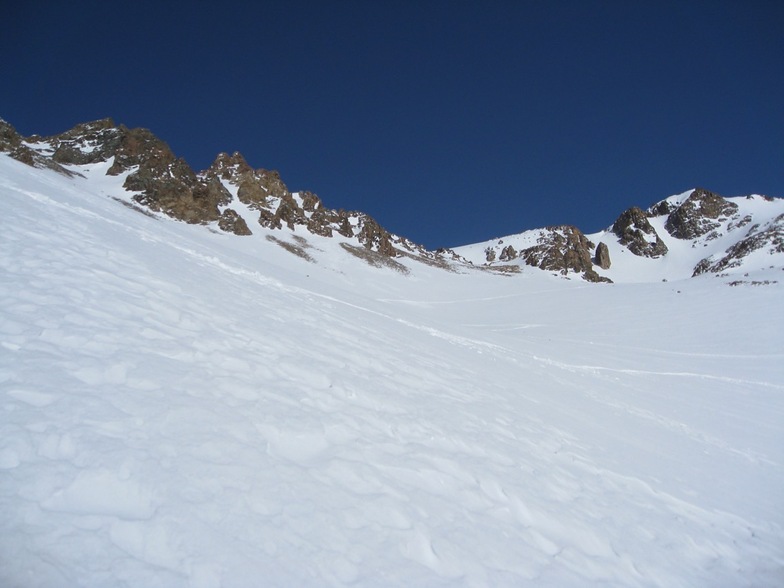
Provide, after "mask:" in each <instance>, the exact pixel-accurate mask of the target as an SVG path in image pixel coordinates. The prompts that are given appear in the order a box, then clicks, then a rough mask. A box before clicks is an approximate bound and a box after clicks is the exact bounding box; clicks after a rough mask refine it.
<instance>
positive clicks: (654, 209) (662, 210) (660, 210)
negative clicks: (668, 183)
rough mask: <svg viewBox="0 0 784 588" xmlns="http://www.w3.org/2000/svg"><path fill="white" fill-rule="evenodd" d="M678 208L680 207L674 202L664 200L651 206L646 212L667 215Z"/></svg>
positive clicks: (653, 214)
mask: <svg viewBox="0 0 784 588" xmlns="http://www.w3.org/2000/svg"><path fill="white" fill-rule="evenodd" d="M676 208H678V207H677V206H676V205H675V204H673V203H672V202H668V201H667V200H662V201H661V202H657V203H656V204H654V205H653V206H651V207H650V208H649V209H648V211H647V213H646V214H647V215H648V216H665V215H668V214H670V213H671V212H673V211H674V210H675V209H676Z"/></svg>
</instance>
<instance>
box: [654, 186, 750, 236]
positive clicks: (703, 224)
mask: <svg viewBox="0 0 784 588" xmlns="http://www.w3.org/2000/svg"><path fill="white" fill-rule="evenodd" d="M737 211H738V205H737V204H734V203H732V202H728V201H727V200H725V199H724V198H722V197H721V196H718V195H717V194H714V193H713V192H708V191H707V190H703V189H702V188H698V189H696V190H694V191H693V192H692V193H691V195H690V196H689V197H688V198H687V199H686V200H685V201H684V202H683V204H681V205H680V206H679V207H678V208H677V209H676V210H674V211H673V212H671V213H670V215H669V216H668V217H667V222H666V223H665V225H664V227H665V228H666V229H667V231H668V232H669V233H670V235H672V236H673V237H676V238H678V239H696V238H697V237H701V236H703V235H705V234H706V233H709V232H711V231H713V230H714V229H717V228H719V227H720V226H721V221H723V220H726V218H727V217H730V216H732V215H733V214H735V213H736V212H737Z"/></svg>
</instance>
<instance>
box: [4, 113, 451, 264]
mask: <svg viewBox="0 0 784 588" xmlns="http://www.w3.org/2000/svg"><path fill="white" fill-rule="evenodd" d="M0 151H2V152H5V153H8V154H9V155H11V156H12V157H14V158H16V159H18V160H19V161H22V162H23V163H26V164H28V165H33V166H36V167H47V168H51V169H54V170H56V171H58V172H60V173H66V174H72V173H78V172H77V171H74V170H78V167H79V166H84V165H89V164H94V163H98V162H108V161H110V160H112V158H113V160H112V165H111V166H110V167H109V169H108V171H107V175H114V176H118V175H122V174H126V176H125V180H124V183H123V187H124V188H125V189H126V190H128V191H130V192H132V193H133V196H132V199H133V200H134V201H135V202H136V203H137V204H140V205H142V206H143V207H146V208H147V209H149V210H152V211H155V212H160V213H163V214H166V215H168V216H171V217H173V218H176V219H178V220H182V221H185V222H188V223H194V224H196V223H198V224H210V223H216V224H217V227H218V228H219V229H220V230H222V231H226V232H230V233H234V234H236V235H250V234H252V230H253V229H252V228H251V227H249V226H248V223H247V222H246V221H245V219H243V218H242V217H241V216H240V214H238V212H237V211H236V210H234V209H233V208H231V204H232V202H234V201H235V200H234V199H235V197H236V199H237V200H238V201H239V202H240V203H242V204H244V205H246V206H247V207H248V208H249V209H251V210H254V211H257V212H258V214H259V216H258V224H259V225H260V226H261V227H264V228H267V229H282V228H283V227H284V226H285V227H286V228H288V229H289V230H292V231H293V230H296V228H297V227H301V228H303V229H305V230H306V231H308V232H310V233H313V234H314V235H321V236H325V237H332V236H333V235H334V234H338V235H341V236H343V237H345V238H348V239H352V240H356V241H358V242H359V243H360V244H361V245H362V246H363V247H365V248H366V249H369V250H372V251H375V252H377V253H379V254H381V255H384V256H387V257H397V256H399V255H401V254H403V253H408V254H416V255H421V256H425V257H428V258H433V259H437V258H439V257H440V255H441V254H438V253H433V252H428V251H426V250H425V249H424V248H423V247H421V246H419V245H417V244H415V243H413V242H411V241H410V240H408V239H405V238H403V237H398V236H396V235H392V234H391V233H389V232H388V231H387V230H386V229H384V228H383V227H382V226H381V225H379V224H378V223H377V222H376V221H375V220H374V219H373V218H371V217H370V216H369V215H367V214H364V213H361V212H347V211H345V210H332V209H329V208H326V207H324V206H323V204H322V202H321V200H320V199H319V197H318V196H317V195H316V194H313V193H312V192H301V193H292V192H290V191H289V189H288V188H287V187H286V185H285V184H284V183H283V180H282V179H281V178H280V175H279V174H278V172H276V171H270V170H265V169H254V168H252V167H251V166H250V165H249V164H248V163H247V162H246V161H245V159H244V157H243V156H242V155H241V154H239V153H234V154H233V155H228V154H226V153H221V154H219V155H218V157H217V158H216V159H215V161H214V163H213V164H212V165H211V166H210V167H209V169H207V170H205V171H204V172H202V173H198V174H197V173H196V172H194V171H193V170H192V169H191V167H190V166H189V165H188V164H187V163H186V162H185V160H183V159H182V158H178V157H176V156H175V155H174V153H173V152H172V151H171V149H170V148H169V146H168V145H167V144H166V143H164V142H163V141H161V140H160V139H159V138H157V137H156V136H155V135H154V134H153V133H152V132H150V131H149V130H147V129H129V128H127V127H125V126H124V125H120V126H116V125H115V123H114V121H113V120H112V119H110V118H105V119H102V120H97V121H93V122H89V123H83V124H79V125H76V126H75V127H74V128H72V129H70V130H68V131H66V132H64V133H61V134H59V135H54V136H51V137H39V136H32V137H29V138H27V139H25V138H24V137H21V136H20V135H19V134H18V133H17V132H16V130H15V129H14V128H13V127H12V126H11V125H10V124H8V123H6V122H5V121H1V120H0Z"/></svg>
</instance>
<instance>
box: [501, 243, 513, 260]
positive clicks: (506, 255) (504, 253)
mask: <svg viewBox="0 0 784 588" xmlns="http://www.w3.org/2000/svg"><path fill="white" fill-rule="evenodd" d="M513 259H517V251H515V248H514V247H512V246H511V245H507V246H506V247H504V248H503V249H502V250H501V255H499V256H498V260H499V261H512V260H513Z"/></svg>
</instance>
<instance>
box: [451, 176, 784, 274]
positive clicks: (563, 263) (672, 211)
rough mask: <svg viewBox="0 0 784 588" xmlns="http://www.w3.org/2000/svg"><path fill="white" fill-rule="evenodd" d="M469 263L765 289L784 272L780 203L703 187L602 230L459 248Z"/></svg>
mask: <svg viewBox="0 0 784 588" xmlns="http://www.w3.org/2000/svg"><path fill="white" fill-rule="evenodd" d="M456 251H457V253H459V254H460V255H462V256H464V257H465V258H467V259H469V260H471V261H473V262H474V263H482V262H486V263H490V264H491V265H499V264H504V265H516V266H518V267H521V266H524V265H532V266H535V267H539V268H541V269H545V270H550V271H554V272H560V273H561V274H563V275H569V274H570V273H572V272H575V273H578V274H582V276H583V277H584V278H586V279H588V280H590V281H595V282H599V281H613V282H650V281H656V280H678V279H684V278H689V277H693V276H698V275H709V274H710V275H713V276H715V277H717V278H724V282H725V283H730V284H733V285H737V284H740V283H752V284H755V285H760V284H767V283H770V282H771V281H778V280H779V279H781V270H782V269H784V200H782V199H780V198H770V197H767V196H761V195H758V194H755V195H751V196H744V197H736V198H722V197H721V196H718V195H716V194H713V193H711V192H708V191H707V190H703V189H694V190H688V191H686V192H684V193H682V194H678V195H676V196H670V197H669V198H666V199H664V200H662V201H660V202H657V203H656V204H654V205H653V206H651V207H650V208H649V209H648V210H646V211H643V210H641V209H640V208H637V207H633V208H630V209H628V210H626V211H625V212H623V213H622V214H621V215H620V216H619V217H618V219H617V220H616V221H615V222H614V223H613V224H612V226H610V227H609V228H607V229H606V230H604V231H600V232H599V233H595V234H591V235H583V234H582V233H581V232H580V231H579V229H577V228H576V227H570V226H560V227H549V228H546V229H536V230H532V231H525V232H523V233H520V234H518V235H511V236H507V237H503V238H500V239H493V240H490V241H487V242H485V243H478V244H475V245H468V246H466V247H458V248H457V249H456Z"/></svg>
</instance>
